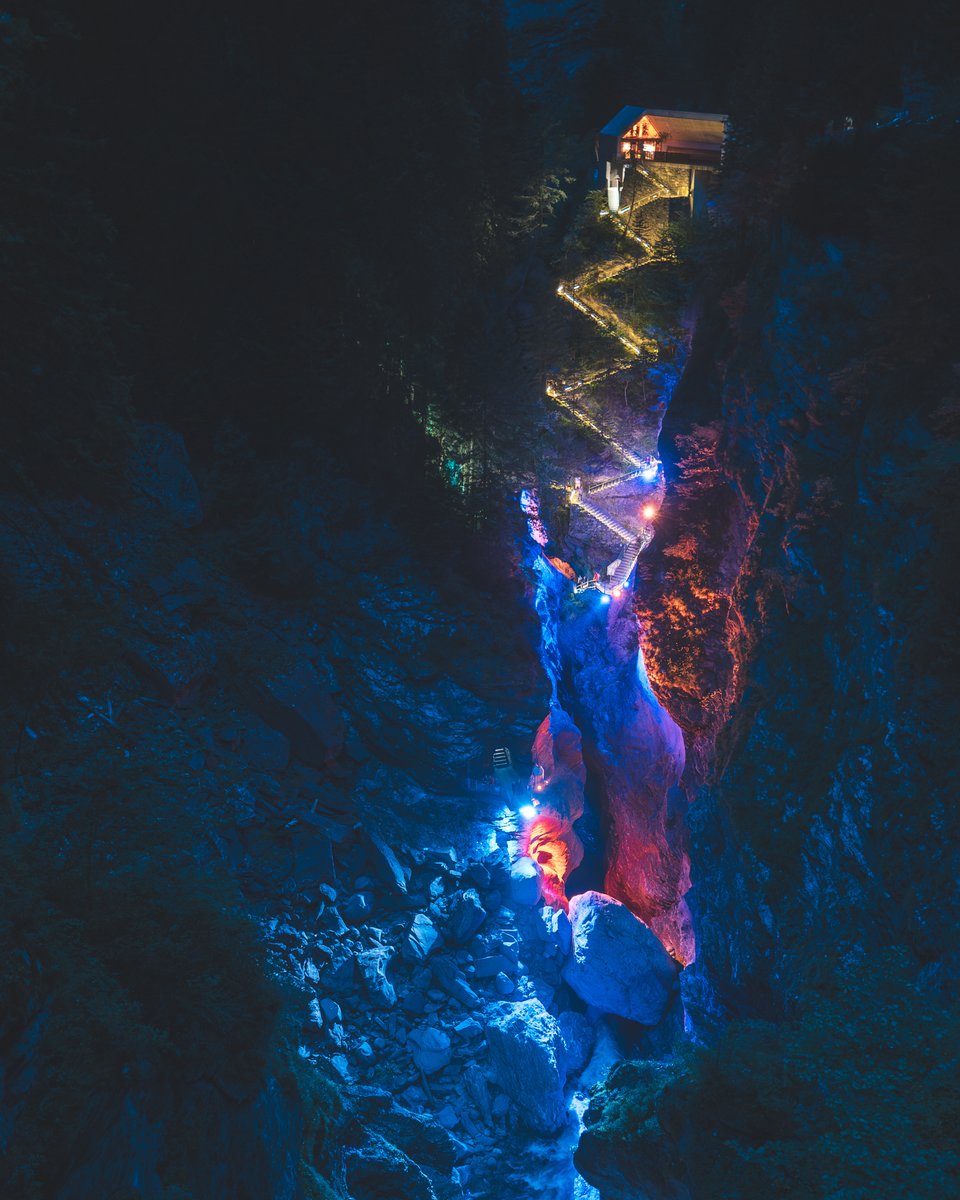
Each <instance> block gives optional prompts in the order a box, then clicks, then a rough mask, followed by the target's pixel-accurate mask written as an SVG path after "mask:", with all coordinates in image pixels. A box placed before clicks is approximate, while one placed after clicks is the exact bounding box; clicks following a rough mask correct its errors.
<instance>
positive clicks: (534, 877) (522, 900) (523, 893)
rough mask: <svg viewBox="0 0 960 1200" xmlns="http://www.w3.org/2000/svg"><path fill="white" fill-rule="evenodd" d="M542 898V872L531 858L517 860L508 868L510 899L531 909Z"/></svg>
mask: <svg viewBox="0 0 960 1200" xmlns="http://www.w3.org/2000/svg"><path fill="white" fill-rule="evenodd" d="M542 898H543V871H541V869H540V867H538V866H537V864H536V863H535V862H534V861H533V859H532V858H518V859H517V861H516V862H515V863H514V864H513V865H512V866H511V867H510V899H511V900H512V901H513V903H514V904H521V905H523V906H524V907H526V908H533V906H534V905H535V904H539V903H540V901H541V899H542Z"/></svg>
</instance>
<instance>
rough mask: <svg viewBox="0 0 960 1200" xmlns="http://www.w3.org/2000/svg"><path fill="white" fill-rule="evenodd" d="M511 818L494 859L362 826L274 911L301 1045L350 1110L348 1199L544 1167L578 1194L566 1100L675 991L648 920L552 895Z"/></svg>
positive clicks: (271, 938)
mask: <svg viewBox="0 0 960 1200" xmlns="http://www.w3.org/2000/svg"><path fill="white" fill-rule="evenodd" d="M501 824H502V825H503V826H505V828H501V829H497V828H496V827H495V826H494V827H492V832H493V833H494V835H495V842H496V844H495V846H494V848H493V849H490V850H489V851H487V852H486V853H484V854H482V856H477V855H470V854H460V853H458V852H457V850H456V849H455V848H453V847H449V846H448V847H443V848H439V849H422V848H412V847H408V846H402V847H400V848H399V849H398V850H397V851H396V852H394V850H393V849H391V848H390V847H389V846H388V845H387V844H386V843H384V842H383V841H382V840H381V839H380V838H379V837H377V836H375V835H370V834H368V833H367V832H365V831H364V830H362V829H357V830H355V831H353V832H352V833H351V834H350V835H349V836H347V837H345V838H344V839H343V841H342V842H341V843H340V844H339V846H338V847H337V848H336V851H335V855H334V857H335V860H336V861H335V864H334V870H333V872H332V874H333V876H334V877H335V882H334V883H321V884H319V885H318V886H317V887H316V889H315V891H314V893H313V896H312V903H311V904H310V905H309V906H303V907H301V908H298V909H296V910H294V911H291V910H290V909H287V908H283V907H282V906H276V905H273V906H270V907H272V908H274V909H276V911H275V912H274V913H272V914H271V915H269V916H267V915H265V916H264V919H263V927H264V934H265V937H266V938H267V940H268V942H269V944H270V945H271V947H272V948H273V951H274V953H275V956H276V959H277V961H278V963H279V964H281V965H282V967H283V969H285V970H286V971H287V972H288V973H289V974H290V975H292V976H293V977H294V979H295V980H296V981H297V982H298V983H299V984H300V985H301V986H302V987H303V988H304V990H305V995H306V996H307V997H308V998H307V1002H306V1005H305V1014H304V1017H305V1019H304V1024H303V1030H302V1038H301V1054H302V1055H303V1057H304V1058H307V1059H309V1060H311V1061H312V1062H314V1063H316V1064H317V1065H318V1068H319V1069H324V1067H323V1064H324V1063H329V1064H330V1066H331V1067H332V1068H333V1070H334V1071H336V1072H337V1074H338V1075H339V1076H340V1078H341V1079H342V1081H343V1084H344V1085H345V1091H346V1094H347V1096H348V1097H349V1098H350V1101H351V1105H352V1108H353V1111H354V1113H355V1117H356V1120H355V1122H354V1132H355V1137H354V1139H353V1143H352V1144H351V1146H350V1148H349V1150H348V1152H347V1156H346V1160H345V1170H346V1181H347V1186H348V1188H349V1190H350V1192H351V1195H354V1196H357V1197H365V1196H368V1195H369V1196H374V1195H384V1196H386V1195H393V1194H397V1195H399V1194H401V1190H402V1192H403V1194H405V1195H410V1196H416V1197H418V1198H419V1197H423V1198H424V1200H427V1198H429V1197H432V1196H437V1197H439V1198H446V1197H459V1196H475V1197H481V1196H485V1197H491V1198H493V1197H508V1196H517V1195H523V1194H525V1188H526V1186H527V1184H526V1183H525V1181H526V1180H529V1179H530V1178H531V1177H537V1178H538V1179H539V1183H538V1185H537V1186H538V1190H539V1192H540V1194H542V1195H546V1196H554V1197H556V1198H557V1200H561V1198H567V1197H572V1196H574V1195H575V1194H576V1193H575V1186H576V1181H575V1178H574V1173H573V1170H572V1167H571V1166H570V1158H569V1156H570V1154H571V1153H572V1149H573V1148H574V1146H575V1144H576V1134H577V1132H578V1123H577V1114H576V1112H575V1111H574V1110H573V1108H572V1107H571V1101H572V1100H573V1098H574V1096H575V1094H576V1093H577V1091H578V1090H581V1091H582V1090H583V1089H584V1088H585V1087H587V1086H589V1083H590V1082H591V1081H594V1080H596V1079H597V1078H598V1077H599V1076H600V1075H601V1074H602V1073H604V1072H605V1070H606V1068H607V1067H608V1066H609V1065H610V1064H611V1063H612V1062H614V1061H616V1059H618V1058H619V1057H620V1056H621V1054H622V1052H623V1048H624V1047H625V1046H627V1045H630V1044H634V1043H636V1041H637V1040H638V1038H640V1037H641V1036H642V1034H643V1026H642V1025H640V1024H635V1023H636V1022H645V1023H646V1024H647V1025H653V1024H656V1023H657V1022H658V1021H659V1020H660V1018H661V1017H662V1015H663V1013H664V1010H665V1009H667V1008H668V1007H669V1005H670V1004H671V1003H672V1002H673V1001H674V1000H675V997H676V975H677V972H676V968H675V964H674V963H673V962H672V960H671V959H670V958H669V956H667V955H666V953H665V952H664V951H663V950H662V948H661V946H660V944H659V943H658V942H657V941H656V939H655V938H653V936H652V935H651V934H650V933H649V931H647V930H646V928H645V927H644V926H643V925H642V924H641V923H640V922H639V921H637V919H636V918H635V917H633V915H632V914H631V913H630V912H629V911H628V910H627V909H625V908H624V907H623V906H622V905H619V904H618V903H617V902H616V901H613V900H612V899H610V898H608V897H603V896H601V895H600V894H598V893H586V894H584V895H582V896H579V897H577V898H576V900H575V901H574V903H573V905H572V906H571V918H568V917H567V915H566V914H565V913H564V912H563V910H562V909H554V908H551V907H550V906H549V905H544V904H543V892H542V880H541V875H540V872H539V871H538V870H537V869H536V867H535V865H534V864H533V863H532V862H531V860H529V859H527V858H524V857H523V856H521V855H519V854H518V851H519V840H518V839H519V837H520V831H519V830H518V829H517V826H516V822H513V821H510V820H509V819H507V820H505V821H504V820H501ZM610 1014H615V1015H616V1016H615V1017H612V1016H611V1015H610ZM551 1139H556V1141H552V1140H551ZM580 1186H581V1192H580V1194H587V1193H585V1192H584V1191H583V1190H582V1189H583V1188H584V1187H585V1186H586V1185H583V1183H582V1181H580ZM391 1187H394V1188H395V1189H396V1191H395V1192H391V1191H390V1190H389V1189H390V1188H391ZM378 1189H379V1190H378Z"/></svg>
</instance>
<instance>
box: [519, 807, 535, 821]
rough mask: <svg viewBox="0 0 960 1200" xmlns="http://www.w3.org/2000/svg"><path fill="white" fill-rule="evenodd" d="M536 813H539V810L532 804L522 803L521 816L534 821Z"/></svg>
mask: <svg viewBox="0 0 960 1200" xmlns="http://www.w3.org/2000/svg"><path fill="white" fill-rule="evenodd" d="M536 815H537V810H536V809H535V808H534V807H533V805H532V804H521V805H520V816H521V817H523V819H524V820H525V821H532V820H533V818H534V817H535V816H536Z"/></svg>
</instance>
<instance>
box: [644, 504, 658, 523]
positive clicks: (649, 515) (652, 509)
mask: <svg viewBox="0 0 960 1200" xmlns="http://www.w3.org/2000/svg"><path fill="white" fill-rule="evenodd" d="M656 515H657V506H656V505H655V504H645V505H644V506H643V519H644V520H645V521H652V520H653V518H654V517H655V516H656Z"/></svg>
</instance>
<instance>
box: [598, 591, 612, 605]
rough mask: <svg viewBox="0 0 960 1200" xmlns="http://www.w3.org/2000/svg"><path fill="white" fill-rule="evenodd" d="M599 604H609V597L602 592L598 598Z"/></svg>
mask: <svg viewBox="0 0 960 1200" xmlns="http://www.w3.org/2000/svg"><path fill="white" fill-rule="evenodd" d="M600 603H601V604H609V603H610V597H609V596H608V595H607V593H606V592H604V593H603V595H602V596H601V597H600Z"/></svg>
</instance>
